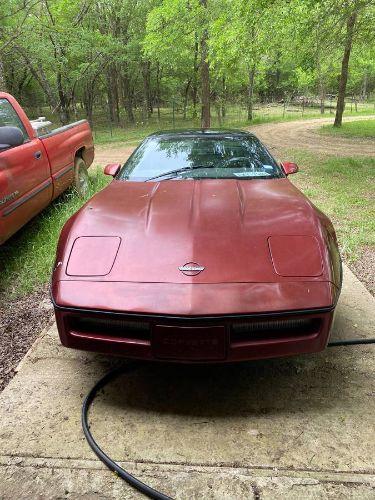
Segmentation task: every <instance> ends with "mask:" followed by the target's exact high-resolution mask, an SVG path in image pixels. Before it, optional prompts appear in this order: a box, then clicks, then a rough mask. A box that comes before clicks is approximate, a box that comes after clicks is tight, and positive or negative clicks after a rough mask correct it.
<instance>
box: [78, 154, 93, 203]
mask: <svg viewBox="0 0 375 500" xmlns="http://www.w3.org/2000/svg"><path fill="white" fill-rule="evenodd" d="M74 187H75V189H76V191H77V193H78V195H79V196H81V198H85V197H86V196H87V195H88V193H89V187H90V180H89V174H88V172H87V167H86V163H85V161H84V160H83V158H80V157H78V156H77V157H76V158H75V160H74Z"/></svg>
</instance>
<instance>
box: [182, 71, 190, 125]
mask: <svg viewBox="0 0 375 500" xmlns="http://www.w3.org/2000/svg"><path fill="white" fill-rule="evenodd" d="M190 84H191V78H189V80H188V81H187V83H186V86H185V92H184V109H183V118H184V120H186V114H187V107H188V101H189V89H190Z"/></svg>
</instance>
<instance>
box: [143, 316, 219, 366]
mask: <svg viewBox="0 0 375 500" xmlns="http://www.w3.org/2000/svg"><path fill="white" fill-rule="evenodd" d="M151 346H152V352H153V355H154V356H155V358H158V359H176V360H186V361H189V360H190V361H205V360H211V361H212V360H222V359H225V357H226V350H227V335H226V329H225V326H197V327H195V326H194V327H190V326H173V325H155V326H154V328H153V330H152V335H151Z"/></svg>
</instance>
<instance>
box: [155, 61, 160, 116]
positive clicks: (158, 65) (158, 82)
mask: <svg viewBox="0 0 375 500" xmlns="http://www.w3.org/2000/svg"><path fill="white" fill-rule="evenodd" d="M160 79H161V72H160V64H159V63H157V66H156V106H157V110H158V121H159V122H160V101H161V92H160Z"/></svg>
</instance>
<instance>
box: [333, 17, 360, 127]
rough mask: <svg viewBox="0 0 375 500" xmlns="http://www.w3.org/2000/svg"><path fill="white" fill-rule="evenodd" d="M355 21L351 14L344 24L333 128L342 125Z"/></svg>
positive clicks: (355, 18)
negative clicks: (342, 52)
mask: <svg viewBox="0 0 375 500" xmlns="http://www.w3.org/2000/svg"><path fill="white" fill-rule="evenodd" d="M356 20H357V12H352V14H351V15H350V16H349V18H348V20H347V23H346V39H345V48H344V56H343V58H342V63H341V74H340V82H339V93H338V96H337V106H336V116H335V123H334V124H333V126H334V127H341V125H342V115H343V113H344V108H345V91H346V83H347V81H348V69H349V59H350V53H351V50H352V44H353V36H354V29H355V23H356Z"/></svg>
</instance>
